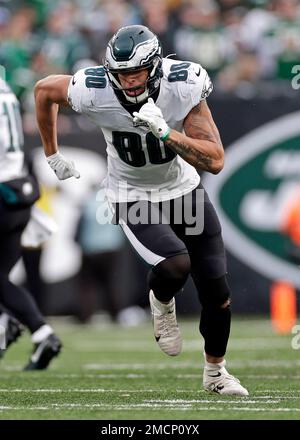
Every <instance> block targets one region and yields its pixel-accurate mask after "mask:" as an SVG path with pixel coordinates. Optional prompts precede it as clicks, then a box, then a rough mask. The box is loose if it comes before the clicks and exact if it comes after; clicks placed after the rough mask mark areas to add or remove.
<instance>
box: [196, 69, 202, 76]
mask: <svg viewBox="0 0 300 440" xmlns="http://www.w3.org/2000/svg"><path fill="white" fill-rule="evenodd" d="M200 72H201V67H199V72H197V73H196V75H197V76H200Z"/></svg>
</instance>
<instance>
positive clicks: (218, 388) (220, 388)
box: [215, 385, 224, 391]
mask: <svg viewBox="0 0 300 440" xmlns="http://www.w3.org/2000/svg"><path fill="white" fill-rule="evenodd" d="M223 388H224V386H223V385H218V386H217V387H216V388H215V390H218V391H221V390H222V389H223Z"/></svg>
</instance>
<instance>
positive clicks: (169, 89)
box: [68, 58, 212, 202]
mask: <svg viewBox="0 0 300 440" xmlns="http://www.w3.org/2000/svg"><path fill="white" fill-rule="evenodd" d="M163 72H164V75H163V78H162V79H161V85H160V91H159V95H158V98H157V100H156V102H155V104H156V105H157V106H158V107H159V108H160V109H161V111H162V114H163V116H164V119H165V120H166V122H167V124H168V125H169V127H170V128H173V129H175V130H177V131H180V132H181V131H183V122H184V119H185V117H186V116H187V115H188V113H189V112H190V110H191V109H192V108H193V107H195V106H196V105H197V104H198V103H199V102H200V101H201V100H202V99H205V98H206V97H207V96H208V95H209V94H210V92H211V90H212V85H211V81H210V79H209V77H208V75H207V72H206V70H205V69H203V67H201V66H200V65H199V64H195V63H191V62H186V61H184V62H183V61H175V60H172V59H169V58H164V59H163ZM68 98H69V103H70V105H71V106H72V108H73V109H74V110H75V111H77V112H79V113H83V114H86V115H87V116H88V117H89V118H90V119H91V120H92V121H93V122H94V123H95V124H96V125H97V126H98V127H99V128H101V129H102V131H103V134H104V137H105V140H106V143H107V150H106V151H107V156H108V173H107V177H106V179H105V186H106V189H107V196H108V198H109V199H110V200H111V201H119V202H125V201H135V200H151V201H153V202H157V201H164V200H169V199H173V198H176V197H180V196H182V195H184V194H186V193H188V192H190V191H192V190H193V189H194V188H196V187H197V186H198V184H199V182H200V176H199V175H198V173H197V171H196V170H195V168H194V167H193V166H191V165H190V164H188V163H187V162H186V161H185V160H183V159H182V158H181V157H180V156H179V155H177V154H176V153H175V152H174V151H173V150H171V149H170V148H168V147H167V146H166V145H164V143H163V142H162V141H160V140H159V139H157V138H156V137H155V136H154V135H153V134H152V133H151V131H150V130H149V129H148V128H147V127H145V126H135V125H134V124H133V118H132V116H131V114H130V113H129V112H128V111H127V110H126V109H125V108H124V107H123V106H122V105H121V104H120V102H119V101H118V99H117V97H116V95H115V93H114V91H113V89H112V87H111V86H110V84H109V81H108V78H107V76H106V73H105V70H104V68H103V67H102V66H98V67H91V68H87V69H82V70H79V71H78V72H77V73H76V74H75V75H74V76H73V77H72V79H71V81H70V85H69V90H68Z"/></svg>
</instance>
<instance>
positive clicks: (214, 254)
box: [179, 194, 227, 278]
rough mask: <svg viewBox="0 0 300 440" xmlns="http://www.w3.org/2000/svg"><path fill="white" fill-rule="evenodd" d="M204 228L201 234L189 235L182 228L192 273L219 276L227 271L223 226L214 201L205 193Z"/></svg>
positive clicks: (209, 276) (207, 276)
mask: <svg viewBox="0 0 300 440" xmlns="http://www.w3.org/2000/svg"><path fill="white" fill-rule="evenodd" d="M203 206H204V228H203V231H202V232H201V233H200V234H197V235H189V234H186V233H183V230H182V229H181V234H179V235H180V238H181V239H182V240H183V242H184V243H185V245H186V247H187V249H188V252H189V255H190V259H191V266H192V274H197V275H198V276H202V277H205V278H219V277H221V276H223V275H224V274H225V273H226V272H227V266H226V256H225V248H224V242H223V238H222V228H221V224H220V221H219V218H218V216H217V213H216V211H215V208H214V207H213V205H212V203H211V202H210V200H209V198H208V196H207V195H206V194H205V199H204V204H203Z"/></svg>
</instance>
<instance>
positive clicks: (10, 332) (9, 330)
mask: <svg viewBox="0 0 300 440" xmlns="http://www.w3.org/2000/svg"><path fill="white" fill-rule="evenodd" d="M23 331H24V327H23V326H22V324H21V323H20V322H19V321H18V320H17V319H16V318H13V317H12V316H10V315H8V319H7V324H6V326H5V338H6V341H5V342H6V348H5V350H0V358H1V357H3V356H4V353H5V351H6V350H7V348H8V347H9V346H10V345H11V344H12V343H13V342H16V340H17V339H18V338H19V337H20V336H21V334H22V332H23Z"/></svg>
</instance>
